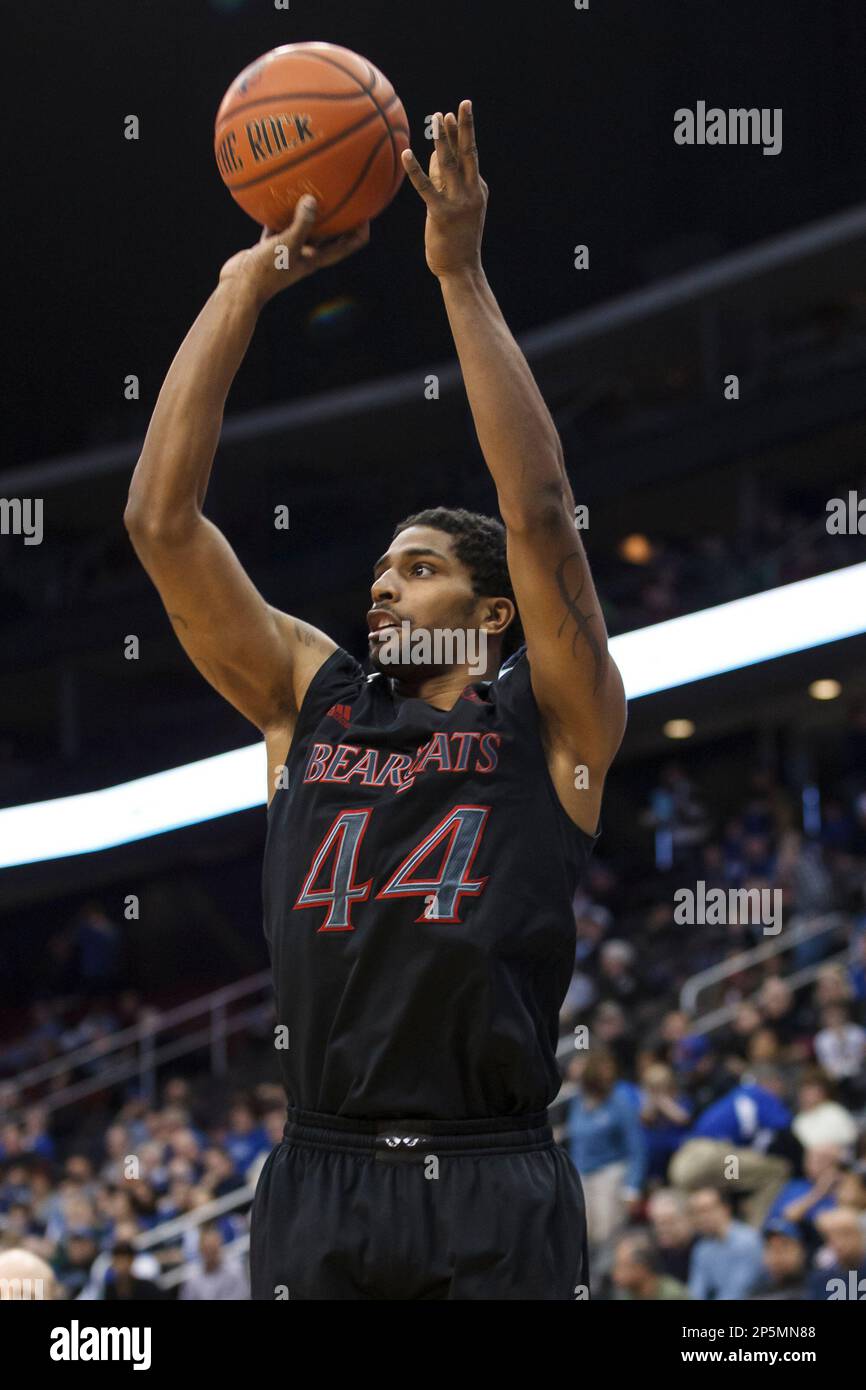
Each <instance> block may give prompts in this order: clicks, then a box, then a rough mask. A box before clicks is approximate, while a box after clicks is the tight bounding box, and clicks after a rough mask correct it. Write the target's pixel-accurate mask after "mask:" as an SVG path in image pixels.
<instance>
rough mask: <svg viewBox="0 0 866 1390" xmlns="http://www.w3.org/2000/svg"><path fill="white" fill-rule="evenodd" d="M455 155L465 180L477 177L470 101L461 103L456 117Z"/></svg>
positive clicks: (475, 147)
mask: <svg viewBox="0 0 866 1390" xmlns="http://www.w3.org/2000/svg"><path fill="white" fill-rule="evenodd" d="M457 154H458V157H459V159H460V163H461V164H462V166H463V172H464V174H466V176H467V178H477V177H478V145H477V144H476V142H475V116H474V115H473V112H472V102H471V101H461V103H460V111H459V114H458V117H457Z"/></svg>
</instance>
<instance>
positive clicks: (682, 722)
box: [662, 719, 695, 738]
mask: <svg viewBox="0 0 866 1390" xmlns="http://www.w3.org/2000/svg"><path fill="white" fill-rule="evenodd" d="M694 732H695V726H694V724H693V723H692V721H691V720H690V719H669V720H668V722H667V723H666V724H665V726H664V728H663V729H662V733H663V734H664V736H665V738H691V737H692V734H693V733H694Z"/></svg>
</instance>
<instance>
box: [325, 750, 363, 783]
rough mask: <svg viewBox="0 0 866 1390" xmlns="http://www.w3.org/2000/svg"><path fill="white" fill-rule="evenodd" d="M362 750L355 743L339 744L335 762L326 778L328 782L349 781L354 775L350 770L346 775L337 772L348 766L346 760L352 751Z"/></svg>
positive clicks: (358, 751)
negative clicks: (339, 775)
mask: <svg viewBox="0 0 866 1390" xmlns="http://www.w3.org/2000/svg"><path fill="white" fill-rule="evenodd" d="M360 751H361V750H360V748H356V747H355V745H354V744H353V743H341V744H339V746H338V748H337V751H336V753H335V755H334V759H333V762H332V763H331V766H330V767H329V768H328V771H327V773H326V775H325V778H324V780H325V781H326V782H348V780H349V778H350V777H351V775H352V774H351V773H350V772H349V773H347V774H346V776H345V777H338V776H337V773H338V772H342V771H343V768H344V767H345V766H346V760H347V758H348V757H349V755H350V754H351V753H360Z"/></svg>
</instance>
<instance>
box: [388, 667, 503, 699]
mask: <svg viewBox="0 0 866 1390" xmlns="http://www.w3.org/2000/svg"><path fill="white" fill-rule="evenodd" d="M489 666H490V667H491V669H488V670H486V671H484V673H483V674H481V675H479V674H478V670H477V668H474V669H473V670H471V671H470V669H469V668H468V667H467V666H454V667H452V668H451V669H450V670H449V671H442V672H438V673H437V674H436V675H430V676H425V675H424V674H423V672H420V671H419V673H418V676H417V677H408V678H407V677H396V676H395V677H393V678H392V682H391V685H392V689H393V691H394V694H395V695H397V696H399V698H400V699H402V700H425V701H426V702H427V704H428V705H433V706H434V707H435V708H436V709H443V710H446V709H453V707H454V706H455V705H456V703H457V701H458V700H459V699H460V696H461V695H462V694H463V691H464V690H465V689H466V687H467V685H472V684H473V682H474V681H482V680H492V679H493V677H494V676H495V675H496V668H495V666H493V665H492V663H489Z"/></svg>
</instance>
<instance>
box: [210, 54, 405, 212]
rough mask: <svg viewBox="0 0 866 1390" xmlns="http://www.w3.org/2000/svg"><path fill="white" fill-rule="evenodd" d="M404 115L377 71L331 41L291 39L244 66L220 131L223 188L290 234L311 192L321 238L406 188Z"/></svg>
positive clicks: (225, 103)
mask: <svg viewBox="0 0 866 1390" xmlns="http://www.w3.org/2000/svg"><path fill="white" fill-rule="evenodd" d="M408 144H409V127H408V124H407V121H406V112H405V111H404V109H403V104H402V102H401V101H400V99H399V97H398V96H397V93H396V92H395V91H394V88H393V87H392V86H391V83H390V82H389V81H388V79H387V77H385V76H384V75H383V74H382V73H381V72H380V71H379V69H378V68H376V67H374V66H373V64H372V63H369V62H368V61H367V59H366V58H362V57H360V56H359V54H357V53H352V52H351V51H350V50H349V49H348V48H340V47H338V46H337V45H336V44H332V43H288V44H284V45H283V46H282V47H280V48H274V49H272V50H271V52H270V53H265V54H264V56H263V57H261V58H258V59H256V61H255V62H254V63H251V64H250V66H249V67H247V68H244V70H243V72H242V73H240V74H239V75H238V76H237V77H236V78H235V80H234V82H233V83H232V84H231V86H230V87H229V89H228V91H227V92H226V94H225V96H224V97H223V99H222V102H221V103H220V108H219V111H218V112H217V117H216V128H215V132H214V148H215V151H216V161H217V167H218V169H219V171H220V174H221V176H222V180H223V183H224V184H225V185H226V188H227V189H228V190H229V192H230V193H231V195H232V197H233V198H234V200H235V202H237V203H239V204H240V206H241V207H242V208H243V209H244V212H248V213H249V214H250V217H254V218H255V220H256V221H257V222H260V223H261V224H262V226H265V227H270V228H272V229H273V230H274V231H282V229H283V228H284V227H286V226H288V224H289V222H291V220H292V216H293V214H294V211H295V205H296V203H297V202H298V200H299V198H301V197H302V196H303V195H304V194H305V193H312V194H313V195H314V197H315V198H316V199H317V201H318V204H319V215H318V220H317V222H316V224H315V231H314V235H315V236H316V237H317V238H319V237H321V238H326V237H332V236H337V235H338V234H339V233H340V232H346V231H348V230H349V229H350V228H352V227H356V226H357V225H358V224H359V223H360V222H366V221H367V219H368V218H372V217H376V216H377V215H378V214H379V213H380V212H381V211H382V209H383V208H385V207H387V206H388V204H389V203H390V201H391V199H392V198H393V197H394V194H395V193H396V192H397V189H398V188H399V187H400V184H401V183H402V182H403V176H404V171H403V164H402V161H401V159H400V156H401V154H402V152H403V150H405V149H406V148H407V147H408Z"/></svg>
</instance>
